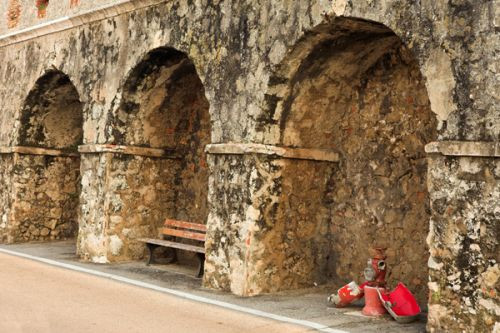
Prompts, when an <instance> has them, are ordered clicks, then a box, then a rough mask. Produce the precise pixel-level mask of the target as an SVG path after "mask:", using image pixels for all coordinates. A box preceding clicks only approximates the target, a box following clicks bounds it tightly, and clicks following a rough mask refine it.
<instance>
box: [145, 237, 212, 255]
mask: <svg viewBox="0 0 500 333" xmlns="http://www.w3.org/2000/svg"><path fill="white" fill-rule="evenodd" d="M138 241H140V242H144V243H150V244H156V245H160V246H165V247H173V248H176V249H181V250H186V251H191V252H197V253H205V248H204V247H201V246H195V245H190V244H181V243H176V242H172V241H168V240H163V239H154V238H141V239H138Z"/></svg>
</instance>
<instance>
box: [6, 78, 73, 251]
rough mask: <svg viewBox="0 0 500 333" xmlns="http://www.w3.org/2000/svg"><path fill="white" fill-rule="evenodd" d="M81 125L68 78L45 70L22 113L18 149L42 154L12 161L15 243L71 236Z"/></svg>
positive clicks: (27, 154)
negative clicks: (26, 149) (28, 149)
mask: <svg viewBox="0 0 500 333" xmlns="http://www.w3.org/2000/svg"><path fill="white" fill-rule="evenodd" d="M82 122H83V114H82V104H81V103H80V100H79V96H78V92H77V90H76V88H75V87H74V85H73V84H72V83H71V81H70V79H69V77H68V76H66V75H65V74H63V73H61V72H59V71H49V72H47V73H46V74H45V75H43V76H42V77H41V78H40V79H38V81H37V82H36V83H35V86H34V87H33V89H32V90H31V91H30V93H29V95H28V97H27V98H26V101H25V104H24V107H23V109H22V111H21V118H20V130H19V136H18V145H20V146H24V147H29V148H33V149H32V151H36V150H37V148H42V149H41V150H40V149H39V152H38V153H26V154H16V155H15V157H14V160H13V163H14V168H13V178H12V179H13V187H14V191H13V193H14V196H15V197H14V200H13V207H12V211H13V216H14V220H13V222H12V223H13V225H12V228H13V229H14V232H13V233H14V241H35V240H36V241H47V240H58V239H68V238H74V237H75V236H76V233H77V231H78V209H79V193H80V157H79V155H78V153H77V147H78V145H79V144H81V142H82V136H83V130H82ZM44 149H49V150H51V152H48V151H47V150H44Z"/></svg>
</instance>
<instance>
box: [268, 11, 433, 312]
mask: <svg viewBox="0 0 500 333" xmlns="http://www.w3.org/2000/svg"><path fill="white" fill-rule="evenodd" d="M270 82H271V84H270V88H269V91H268V94H267V99H268V101H269V105H270V118H269V119H271V122H270V125H269V126H270V127H271V128H272V127H274V130H273V129H272V130H271V132H274V133H279V134H278V136H277V140H276V141H277V142H278V143H279V144H280V145H282V146H286V147H298V148H306V149H307V148H311V149H318V148H319V149H325V150H331V151H334V152H337V153H339V156H340V161H339V163H329V162H320V161H305V160H303V161H298V160H283V161H281V162H280V163H279V165H280V180H281V183H280V187H281V189H280V193H279V196H280V198H279V204H278V205H277V209H275V210H274V212H273V215H272V216H271V217H267V218H268V219H272V220H273V222H272V224H273V228H272V230H273V231H274V232H276V235H275V236H271V237H266V242H268V244H267V245H266V246H267V247H269V248H280V249H281V250H280V251H281V252H282V253H281V254H280V256H281V258H280V261H281V262H283V263H284V267H285V268H284V269H283V270H282V271H280V272H279V273H277V274H276V275H277V276H276V277H275V278H279V279H281V280H282V281H285V283H284V284H283V288H298V287H303V286H309V285H312V284H313V283H315V282H316V283H321V282H332V283H333V284H335V285H336V286H339V285H342V284H343V283H345V282H349V281H351V280H357V281H359V282H362V271H363V268H364V267H365V266H366V259H367V258H368V256H369V253H368V249H369V248H370V247H372V246H375V245H382V246H386V247H388V253H387V254H388V264H389V265H390V272H391V273H390V275H389V279H388V280H389V282H392V283H393V282H395V281H402V282H404V283H406V284H407V285H408V286H409V287H410V289H412V290H413V291H414V292H415V293H416V295H417V297H418V299H419V302H420V303H422V304H425V303H426V298H427V286H426V283H427V279H428V273H427V258H428V250H427V248H426V242H425V239H426V236H427V234H428V229H429V219H430V207H429V197H428V191H427V185H426V168H427V164H426V155H425V152H424V146H425V144H426V143H428V142H430V141H432V140H434V139H436V136H437V131H436V127H437V125H436V119H435V116H434V114H433V113H432V112H431V109H430V103H429V98H428V94H427V90H426V88H425V82H424V79H423V77H422V75H421V73H420V69H419V65H418V63H417V61H416V60H415V59H414V57H413V55H412V53H411V51H410V50H409V49H408V48H407V47H406V46H405V45H404V43H403V42H402V41H401V39H400V38H399V37H398V36H397V35H396V34H395V33H394V32H393V31H392V30H391V29H389V28H387V27H386V26H385V25H382V24H380V23H376V22H372V21H366V20H361V19H356V18H347V17H337V18H335V19H334V20H332V22H329V23H325V24H321V25H320V26H317V27H316V28H315V29H313V30H312V31H309V32H307V33H306V34H305V35H304V37H303V38H302V39H301V40H299V41H298V43H297V45H296V46H295V47H294V48H293V49H292V50H291V52H290V53H289V54H288V55H287V57H286V58H285V59H284V61H283V62H282V64H281V65H280V66H279V67H278V68H277V70H276V72H275V74H274V76H272V77H271V79H270ZM268 224H271V223H268ZM280 274H281V275H282V276H279V277H278V275H280Z"/></svg>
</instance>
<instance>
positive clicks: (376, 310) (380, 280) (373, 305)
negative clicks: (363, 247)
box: [363, 247, 387, 316]
mask: <svg viewBox="0 0 500 333" xmlns="http://www.w3.org/2000/svg"><path fill="white" fill-rule="evenodd" d="M385 250H386V249H385V248H382V247H376V248H373V249H372V250H371V251H370V252H371V255H372V258H371V259H368V266H367V267H366V268H365V271H364V275H365V279H366V283H367V285H366V286H365V288H364V292H365V307H364V308H363V314H364V315H366V316H380V315H383V314H384V313H386V312H387V311H386V310H385V308H384V306H383V305H382V302H381V301H380V298H379V296H378V292H377V289H378V290H379V291H380V292H381V293H385V288H384V287H385V273H386V271H387V265H386V263H385V259H386V258H387V256H386V255H385Z"/></svg>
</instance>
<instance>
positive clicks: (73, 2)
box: [69, 0, 80, 8]
mask: <svg viewBox="0 0 500 333" xmlns="http://www.w3.org/2000/svg"><path fill="white" fill-rule="evenodd" d="M79 4H80V0H70V3H69V7H70V8H73V7H76V6H78V5H79Z"/></svg>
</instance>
